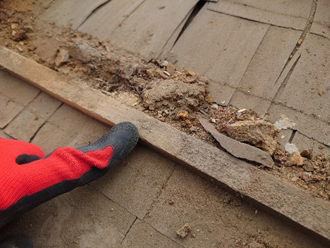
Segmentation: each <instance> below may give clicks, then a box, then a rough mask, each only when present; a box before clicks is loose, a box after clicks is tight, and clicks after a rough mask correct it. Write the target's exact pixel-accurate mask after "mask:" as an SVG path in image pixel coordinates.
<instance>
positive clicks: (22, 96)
mask: <svg viewBox="0 0 330 248" xmlns="http://www.w3.org/2000/svg"><path fill="white" fill-rule="evenodd" d="M0 91H1V92H2V93H1V94H0V103H1V106H2V107H1V108H0V116H1V117H0V128H4V127H5V126H6V125H8V123H9V122H10V121H11V120H12V119H14V118H15V116H16V115H18V114H19V113H20V112H21V111H22V110H23V108H24V107H25V106H26V105H28V104H29V102H31V101H32V100H33V99H34V98H35V97H36V96H37V95H38V94H39V92H40V91H39V90H38V89H36V88H34V87H31V86H30V85H26V84H24V83H22V82H21V81H20V80H17V79H16V78H13V77H11V75H10V74H9V73H8V72H6V71H4V70H0Z"/></svg>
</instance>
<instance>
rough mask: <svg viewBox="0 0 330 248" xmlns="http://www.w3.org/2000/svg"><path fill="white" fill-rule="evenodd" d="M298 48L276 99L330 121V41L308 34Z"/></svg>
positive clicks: (310, 114) (329, 141) (312, 130)
mask: <svg viewBox="0 0 330 248" xmlns="http://www.w3.org/2000/svg"><path fill="white" fill-rule="evenodd" d="M299 50H300V51H301V57H300V59H299V61H298V63H297V65H296V66H295V68H294V70H293V71H292V74H291V76H290V78H289V79H288V81H287V83H286V85H285V87H282V88H281V91H280V92H279V93H278V94H277V96H276V98H275V101H276V102H280V103H285V105H286V106H288V107H290V108H292V109H295V110H297V111H302V112H303V113H305V114H307V115H309V116H315V117H317V118H318V119H320V120H322V121H324V122H329V121H330V115H329V108H330V102H329V97H330V88H329V80H330V74H329V68H330V61H329V59H328V58H329V56H330V40H329V39H327V38H324V37H321V36H318V35H314V34H310V35H308V36H307V37H306V39H305V40H304V43H303V44H302V46H301V48H300V49H299ZM315 131H316V130H314V128H312V129H311V130H310V132H315ZM327 143H330V139H329V140H328V142H327Z"/></svg>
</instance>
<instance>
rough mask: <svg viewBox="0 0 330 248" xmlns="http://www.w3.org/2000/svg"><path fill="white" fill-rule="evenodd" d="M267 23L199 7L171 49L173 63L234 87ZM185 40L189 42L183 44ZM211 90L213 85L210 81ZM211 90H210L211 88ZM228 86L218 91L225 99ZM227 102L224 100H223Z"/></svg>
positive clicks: (226, 99) (264, 31)
mask: <svg viewBox="0 0 330 248" xmlns="http://www.w3.org/2000/svg"><path fill="white" fill-rule="evenodd" d="M268 27H269V25H267V24H260V23H255V22H250V21H247V20H243V19H239V18H235V17H231V16H227V15H223V14H219V13H216V12H213V11H209V10H207V9H206V8H203V9H202V10H201V11H200V12H199V14H198V15H197V16H196V17H195V19H194V21H193V22H192V23H191V24H190V25H189V26H188V28H187V29H186V30H185V32H184V33H183V34H182V36H181V37H180V39H179V40H178V42H177V43H176V44H175V46H174V47H173V49H172V53H173V54H174V55H175V57H176V59H177V66H178V67H179V68H185V69H189V70H194V71H196V72H198V73H199V74H202V75H206V76H207V77H208V78H209V79H211V80H213V81H214V82H217V83H218V84H219V85H218V87H219V92H221V90H222V89H223V86H224V85H229V86H231V87H237V86H238V84H239V82H240V81H241V78H242V77H243V74H244V72H245V71H246V68H247V67H248V65H249V63H250V61H251V59H252V57H253V55H254V53H255V51H256V50H257V48H258V46H259V44H260V42H261V41H262V39H263V37H264V35H265V34H266V32H267V29H268ZM187 44H189V45H187ZM212 88H213V89H212V91H216V87H215V85H214V84H213V85H212ZM212 91H211V92H212ZM228 92H230V89H228V90H227V91H224V93H225V94H218V95H217V98H216V99H215V100H216V101H218V102H221V101H228V100H229V99H230V97H231V95H232V94H233V93H234V90H231V95H230V96H229V99H228V94H226V93H228ZM227 103H228V102H227Z"/></svg>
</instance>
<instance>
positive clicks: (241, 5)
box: [208, 0, 313, 30]
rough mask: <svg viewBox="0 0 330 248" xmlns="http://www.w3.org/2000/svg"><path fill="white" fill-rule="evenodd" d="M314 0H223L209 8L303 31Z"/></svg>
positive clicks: (211, 4)
mask: <svg viewBox="0 0 330 248" xmlns="http://www.w3.org/2000/svg"><path fill="white" fill-rule="evenodd" d="M312 3H313V0H301V1H272V0H223V1H219V2H217V3H209V5H208V8H209V9H210V10H213V11H217V12H219V13H224V14H228V15H232V16H237V17H242V18H244V19H249V20H254V21H257V22H262V23H267V24H272V25H275V26H280V27H287V28H293V29H299V30H303V29H304V28H305V25H306V21H307V19H308V17H309V13H310V9H311V7H312Z"/></svg>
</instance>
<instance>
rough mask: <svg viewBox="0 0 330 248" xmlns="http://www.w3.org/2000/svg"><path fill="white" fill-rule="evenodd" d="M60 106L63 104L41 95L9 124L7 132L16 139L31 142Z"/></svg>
mask: <svg viewBox="0 0 330 248" xmlns="http://www.w3.org/2000/svg"><path fill="white" fill-rule="evenodd" d="M60 105H61V102H59V101H57V100H56V99H54V98H52V97H51V96H49V95H47V94H45V93H41V94H39V95H38V96H37V97H36V98H35V99H34V100H33V101H32V102H31V103H30V104H29V105H28V106H26V108H25V109H24V110H23V111H22V112H20V113H19V114H18V116H16V118H15V119H14V120H13V121H12V122H10V123H9V125H8V126H7V127H6V129H5V131H6V133H7V134H9V135H10V136H11V137H14V138H15V139H20V140H24V141H27V142H29V141H30V140H31V138H32V137H33V135H34V134H35V133H36V132H37V131H38V129H39V128H40V127H41V126H42V125H43V124H44V122H45V121H46V120H47V119H48V118H49V117H50V116H51V114H53V113H54V111H55V110H56V109H57V108H58V107H59V106H60Z"/></svg>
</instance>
